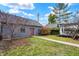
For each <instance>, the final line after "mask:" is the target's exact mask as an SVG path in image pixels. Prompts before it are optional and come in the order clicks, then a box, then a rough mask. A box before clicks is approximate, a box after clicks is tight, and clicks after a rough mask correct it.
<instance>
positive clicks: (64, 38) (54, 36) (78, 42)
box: [42, 35, 79, 44]
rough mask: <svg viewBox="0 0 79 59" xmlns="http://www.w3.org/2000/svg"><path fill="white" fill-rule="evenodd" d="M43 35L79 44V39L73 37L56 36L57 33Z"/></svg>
mask: <svg viewBox="0 0 79 59" xmlns="http://www.w3.org/2000/svg"><path fill="white" fill-rule="evenodd" d="M42 37H46V38H50V39H54V40H60V41H65V42H70V43H75V44H79V40H73V39H72V38H67V37H59V36H56V35H47V36H42Z"/></svg>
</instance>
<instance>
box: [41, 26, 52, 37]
mask: <svg viewBox="0 0 79 59" xmlns="http://www.w3.org/2000/svg"><path fill="white" fill-rule="evenodd" d="M40 34H41V35H48V34H50V29H49V28H46V27H42V28H41V30H40Z"/></svg>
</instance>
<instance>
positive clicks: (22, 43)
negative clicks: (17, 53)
mask: <svg viewBox="0 0 79 59" xmlns="http://www.w3.org/2000/svg"><path fill="white" fill-rule="evenodd" d="M25 45H26V46H28V45H31V43H30V42H29V41H28V40H26V39H17V40H12V45H11V46H10V49H13V48H16V47H18V46H25Z"/></svg>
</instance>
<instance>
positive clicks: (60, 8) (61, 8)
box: [53, 3, 72, 23]
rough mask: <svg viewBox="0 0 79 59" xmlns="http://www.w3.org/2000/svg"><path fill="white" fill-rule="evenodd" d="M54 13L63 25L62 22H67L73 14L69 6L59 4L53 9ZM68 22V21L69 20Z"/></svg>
mask: <svg viewBox="0 0 79 59" xmlns="http://www.w3.org/2000/svg"><path fill="white" fill-rule="evenodd" d="M53 12H54V13H55V15H56V16H57V20H58V21H59V23H61V20H66V19H68V18H70V15H71V14H72V12H69V4H64V3H57V4H56V5H55V6H54V7H53ZM67 21H68V20H67Z"/></svg>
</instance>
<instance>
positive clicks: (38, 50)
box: [1, 38, 79, 56]
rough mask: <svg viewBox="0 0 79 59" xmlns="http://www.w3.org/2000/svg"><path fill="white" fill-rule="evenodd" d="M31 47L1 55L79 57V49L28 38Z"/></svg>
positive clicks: (23, 47)
mask: <svg viewBox="0 0 79 59" xmlns="http://www.w3.org/2000/svg"><path fill="white" fill-rule="evenodd" d="M27 39H28V40H29V42H30V43H31V45H30V46H20V47H17V48H15V49H11V50H9V51H6V52H4V53H1V55H7V56H79V48H77V47H72V46H68V45H63V44H59V43H54V42H50V41H47V40H42V39H38V38H27Z"/></svg>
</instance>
